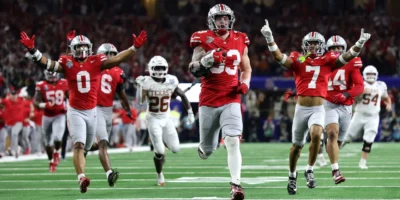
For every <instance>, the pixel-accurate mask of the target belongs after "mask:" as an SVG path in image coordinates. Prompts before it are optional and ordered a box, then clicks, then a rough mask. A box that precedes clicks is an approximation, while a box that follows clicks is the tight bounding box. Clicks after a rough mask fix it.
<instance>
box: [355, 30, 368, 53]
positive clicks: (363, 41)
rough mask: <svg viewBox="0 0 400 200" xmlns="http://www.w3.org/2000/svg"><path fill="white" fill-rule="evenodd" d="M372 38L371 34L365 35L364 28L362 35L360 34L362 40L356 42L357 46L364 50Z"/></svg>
mask: <svg viewBox="0 0 400 200" xmlns="http://www.w3.org/2000/svg"><path fill="white" fill-rule="evenodd" d="M370 37H371V34H369V33H364V28H362V29H361V34H360V39H358V41H357V42H356V46H357V47H358V48H362V47H363V46H364V44H365V42H367V41H368V40H369V38H370Z"/></svg>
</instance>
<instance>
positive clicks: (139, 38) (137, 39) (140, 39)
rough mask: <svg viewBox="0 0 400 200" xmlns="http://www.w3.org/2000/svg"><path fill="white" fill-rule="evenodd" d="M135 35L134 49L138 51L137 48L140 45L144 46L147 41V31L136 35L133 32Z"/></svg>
mask: <svg viewBox="0 0 400 200" xmlns="http://www.w3.org/2000/svg"><path fill="white" fill-rule="evenodd" d="M132 36H133V48H132V49H133V50H134V51H136V49H139V48H140V47H142V46H143V44H144V43H146V41H147V32H146V31H142V32H140V34H139V36H137V37H136V35H135V34H132Z"/></svg>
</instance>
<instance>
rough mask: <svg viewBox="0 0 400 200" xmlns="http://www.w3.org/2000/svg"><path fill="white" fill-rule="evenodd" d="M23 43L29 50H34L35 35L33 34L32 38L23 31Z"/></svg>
mask: <svg viewBox="0 0 400 200" xmlns="http://www.w3.org/2000/svg"><path fill="white" fill-rule="evenodd" d="M20 36H21V40H20V41H21V43H22V44H23V45H24V46H25V47H26V48H27V49H28V50H32V49H33V48H35V35H32V38H29V36H28V35H27V34H26V33H25V32H24V31H22V32H21V34H20Z"/></svg>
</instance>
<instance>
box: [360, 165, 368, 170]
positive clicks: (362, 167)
mask: <svg viewBox="0 0 400 200" xmlns="http://www.w3.org/2000/svg"><path fill="white" fill-rule="evenodd" d="M358 167H359V168H360V169H368V166H367V165H361V164H360V165H358Z"/></svg>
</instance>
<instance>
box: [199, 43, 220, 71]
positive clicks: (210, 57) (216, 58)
mask: <svg viewBox="0 0 400 200" xmlns="http://www.w3.org/2000/svg"><path fill="white" fill-rule="evenodd" d="M225 57H226V51H225V50H222V49H220V48H218V49H213V50H211V51H209V52H207V54H206V55H205V56H203V57H202V58H201V60H200V64H201V65H202V66H204V67H205V68H207V69H208V68H211V67H213V66H214V65H217V64H220V63H223V62H225Z"/></svg>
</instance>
